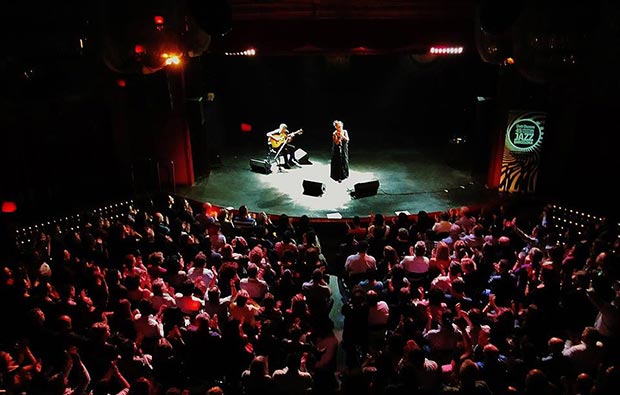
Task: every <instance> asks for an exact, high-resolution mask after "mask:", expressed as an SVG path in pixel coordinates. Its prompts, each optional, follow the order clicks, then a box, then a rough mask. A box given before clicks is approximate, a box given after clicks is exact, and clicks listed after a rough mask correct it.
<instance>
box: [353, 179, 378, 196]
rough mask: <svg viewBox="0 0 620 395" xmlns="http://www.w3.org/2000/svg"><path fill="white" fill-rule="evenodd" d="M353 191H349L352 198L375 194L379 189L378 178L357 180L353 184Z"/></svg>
mask: <svg viewBox="0 0 620 395" xmlns="http://www.w3.org/2000/svg"><path fill="white" fill-rule="evenodd" d="M354 188H355V189H354V191H353V192H351V196H352V197H354V198H356V199H357V198H361V197H367V196H373V195H376V194H377V191H378V190H379V180H372V181H366V182H358V183H357V184H355V185H354Z"/></svg>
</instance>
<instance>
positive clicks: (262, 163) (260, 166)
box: [250, 159, 271, 174]
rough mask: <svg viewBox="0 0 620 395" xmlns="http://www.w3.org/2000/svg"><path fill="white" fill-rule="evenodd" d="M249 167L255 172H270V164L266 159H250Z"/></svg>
mask: <svg viewBox="0 0 620 395" xmlns="http://www.w3.org/2000/svg"><path fill="white" fill-rule="evenodd" d="M250 168H251V169H252V171H255V172H257V173H262V174H269V173H271V165H270V164H269V162H268V161H266V160H260V159H250Z"/></svg>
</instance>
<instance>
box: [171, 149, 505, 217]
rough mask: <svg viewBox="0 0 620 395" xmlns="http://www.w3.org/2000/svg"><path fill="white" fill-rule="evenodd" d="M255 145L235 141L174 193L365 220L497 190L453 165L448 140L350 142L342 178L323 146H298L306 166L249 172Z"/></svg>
mask: <svg viewBox="0 0 620 395" xmlns="http://www.w3.org/2000/svg"><path fill="white" fill-rule="evenodd" d="M262 148H263V147H261V146H260V145H259V147H258V148H257V147H256V146H240V147H235V149H234V150H230V152H228V153H223V154H222V155H221V162H220V163H218V165H217V166H212V168H211V171H210V172H209V174H208V175H207V176H204V177H202V178H200V179H198V181H197V182H196V183H195V185H194V186H192V187H186V188H181V190H179V191H178V194H180V195H182V196H186V197H188V198H191V199H194V200H198V201H208V202H210V203H212V204H214V205H217V206H220V207H231V208H234V209H237V208H238V207H239V206H241V205H243V204H245V205H247V206H248V208H249V210H250V211H253V212H260V211H264V212H266V213H268V214H274V215H279V214H282V213H285V214H287V215H289V216H292V217H296V216H301V215H304V214H306V215H308V216H310V217H313V218H329V217H333V218H338V217H342V218H351V217H353V216H355V215H359V216H361V217H364V216H367V215H368V214H370V213H371V212H375V213H382V214H384V215H386V216H391V215H394V214H395V213H397V212H400V211H406V212H408V213H410V214H416V213H417V212H418V211H420V210H424V211H427V212H436V211H442V210H446V209H449V208H455V207H460V206H463V205H470V206H480V205H485V204H488V203H489V202H492V201H494V199H495V198H496V195H497V192H496V191H492V190H488V189H486V188H485V186H484V180H483V179H482V180H481V177H480V176H476V175H474V174H473V172H472V169H471V168H468V165H470V164H471V161H467V160H462V161H460V162H462V163H455V162H459V161H455V152H457V151H455V147H454V146H450V145H449V144H447V143H446V144H445V145H443V146H442V145H436V146H428V145H427V146H423V145H417V144H415V143H402V144H394V145H383V146H379V145H377V144H373V143H372V142H368V141H366V142H364V141H361V140H358V141H355V140H353V142H352V144H351V147H350V177H349V178H348V179H347V180H345V181H343V182H342V183H338V182H336V181H334V180H332V179H330V177H329V173H330V171H329V160H330V158H329V157H330V148H329V146H328V145H323V146H321V145H319V144H314V147H311V146H299V148H301V149H302V150H303V151H305V152H306V153H307V158H308V160H309V163H307V164H303V165H302V166H301V168H294V169H282V170H281V171H279V169H277V168H275V167H274V168H273V170H274V171H273V172H271V173H268V174H263V173H261V172H257V171H253V169H252V168H251V166H250V160H251V159H259V160H262V159H264V157H265V152H264V150H263V149H262ZM457 149H467V147H463V148H460V147H457ZM374 180H377V181H378V183H379V187H378V190H377V192H376V194H372V192H371V196H365V197H359V198H356V197H355V196H352V192H354V191H355V185H356V184H364V185H366V183H369V182H372V181H374ZM304 181H306V183H307V184H311V185H312V186H317V187H318V189H319V191H320V189H321V188H320V187H321V186H323V188H324V192H323V194H322V195H320V196H313V195H309V194H304V187H303V183H304ZM375 184H376V183H375ZM364 185H362V186H364ZM362 189H365V188H362ZM306 192H313V191H310V190H306Z"/></svg>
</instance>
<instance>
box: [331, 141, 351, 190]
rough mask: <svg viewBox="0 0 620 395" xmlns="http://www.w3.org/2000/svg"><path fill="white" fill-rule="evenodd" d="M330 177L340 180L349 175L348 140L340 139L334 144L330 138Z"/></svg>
mask: <svg viewBox="0 0 620 395" xmlns="http://www.w3.org/2000/svg"><path fill="white" fill-rule="evenodd" d="M330 177H331V178H332V179H333V180H335V181H342V180H344V179H346V178H348V177H349V142H348V141H344V140H342V141H341V142H340V144H336V143H335V142H333V140H332V160H331V169H330Z"/></svg>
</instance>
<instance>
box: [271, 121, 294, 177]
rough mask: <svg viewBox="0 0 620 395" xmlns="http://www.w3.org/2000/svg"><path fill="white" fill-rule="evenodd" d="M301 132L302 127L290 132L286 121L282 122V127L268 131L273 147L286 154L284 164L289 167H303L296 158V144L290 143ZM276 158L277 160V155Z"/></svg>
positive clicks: (281, 153)
mask: <svg viewBox="0 0 620 395" xmlns="http://www.w3.org/2000/svg"><path fill="white" fill-rule="evenodd" d="M301 133H302V130H301V129H299V130H297V131H295V132H293V133H289V131H288V127H287V126H286V124H285V123H281V124H280V127H278V128H277V129H274V130H272V131H271V132H269V133H267V139H268V143H269V145H270V147H271V149H273V150H275V151H276V152H278V153H279V154H280V155H283V156H284V166H286V167H288V168H289V169H290V168H294V167H301V165H300V164H299V162H297V160H295V149H296V148H295V146H293V145H291V144H289V143H290V142H291V140H292V139H293V137H294V136H296V135H297V134H301ZM274 159H276V160H277V155H276V157H275V158H274Z"/></svg>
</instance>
